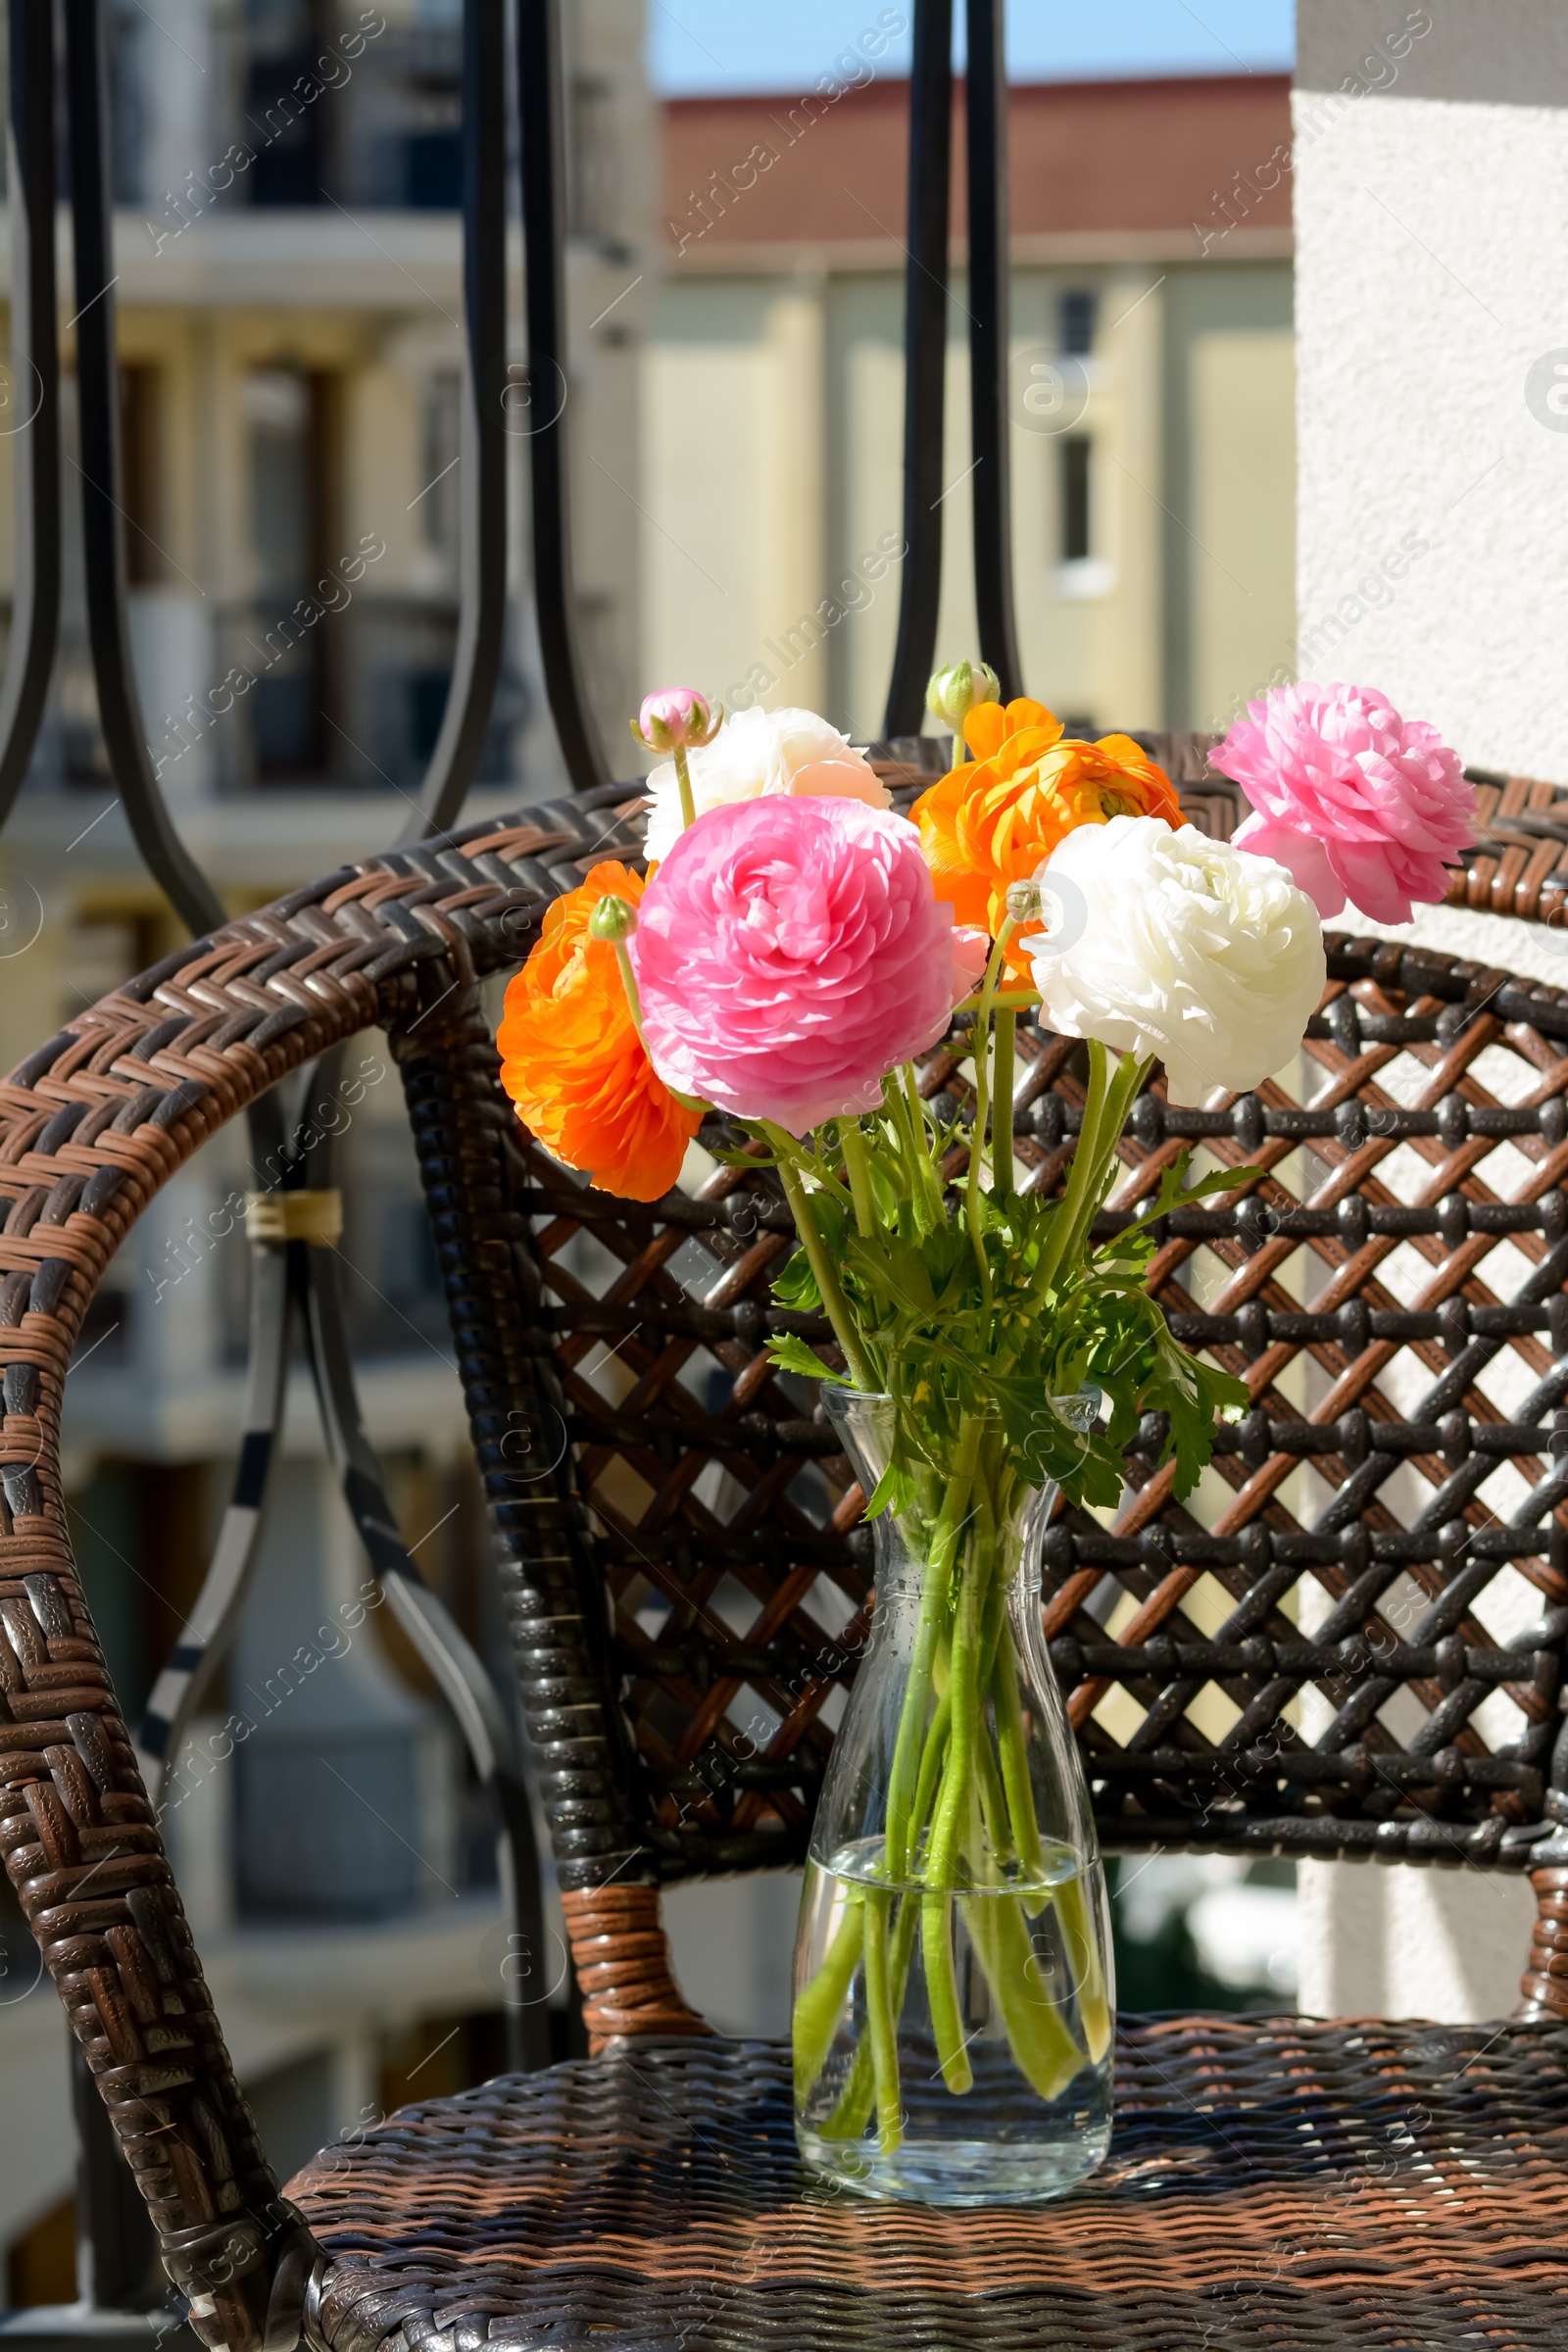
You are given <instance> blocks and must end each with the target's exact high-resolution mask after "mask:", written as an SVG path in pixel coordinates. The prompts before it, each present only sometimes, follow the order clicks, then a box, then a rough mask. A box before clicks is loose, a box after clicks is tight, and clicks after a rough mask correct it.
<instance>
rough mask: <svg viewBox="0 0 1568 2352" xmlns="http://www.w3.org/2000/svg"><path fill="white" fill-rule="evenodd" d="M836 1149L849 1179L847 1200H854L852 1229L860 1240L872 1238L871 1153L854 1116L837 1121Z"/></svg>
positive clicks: (875, 1226) (874, 1221)
mask: <svg viewBox="0 0 1568 2352" xmlns="http://www.w3.org/2000/svg"><path fill="white" fill-rule="evenodd" d="M839 1149H840V1150H841V1151H842V1152H843V1153H844V1168H845V1173H846V1174H847V1175H848V1177H849V1180H850V1199H851V1200H852V1201H854V1202H855V1226H856V1231H857V1232H858V1234H859V1236H860V1238H861V1240H862V1241H866V1242H869V1241H873V1240H874V1239H875V1238H876V1229H877V1225H876V1195H875V1194H874V1193H873V1192H872V1190H871V1155H870V1153H869V1152H867V1150H866V1148H865V1137H864V1135H863V1134H862V1133H861V1131H860V1124H859V1121H858V1119H841V1120H840V1122H839Z"/></svg>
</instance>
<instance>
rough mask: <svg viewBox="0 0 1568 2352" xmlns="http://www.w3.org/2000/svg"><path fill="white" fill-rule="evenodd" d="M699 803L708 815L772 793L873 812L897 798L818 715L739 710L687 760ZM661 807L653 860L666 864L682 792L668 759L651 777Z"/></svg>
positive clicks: (655, 812) (653, 822) (652, 834)
mask: <svg viewBox="0 0 1568 2352" xmlns="http://www.w3.org/2000/svg"><path fill="white" fill-rule="evenodd" d="M686 758H687V764H688V768H689V772H690V775H691V780H692V799H693V800H694V801H695V802H696V804H697V813H698V815H699V816H702V815H703V814H704V813H705V812H706V811H707V810H708V809H720V808H722V807H723V806H724V805H725V803H726V802H729V801H756V800H760V799H761V797H762V795H763V794H764V793H772V792H780V793H816V794H831V795H833V796H835V797H836V798H838V799H840V800H851V801H863V802H864V803H865V805H866V807H867V808H868V809H891V808H892V806H893V796H892V794H891V793H890V792H889V791H888V790H887V789H886V787H885V786H884V785H882V784H880V783H879V782H878V781H877V778H876V776H875V774H874V773H873V771H872V769H871V768H870V766H869V765H868V764H867V762H866V760H865V759H864V758H863V756H862V755H861V754H860V753H859V752H857V751H853V750H852V749H851V748H850V744H849V741H848V739H847V737H845V736H843V735H841V734H840V733H839V731H838V729H837V727H830V726H829V725H828V723H827V720H826V719H825V718H818V717H817V715H816V712H815V711H737V712H736V713H735V716H734V717H733V718H726V719H725V721H724V724H723V725H722V726H721V727H720V728H719V730H718V733H717V734H716V735H715V736H714V738H713V740H712V742H711V743H709V744H702V745H699V746H698V747H697V748H696V749H695V750H693V751H690V752H688V753H687V755H686ZM648 791H649V794H650V797H651V798H652V800H653V804H654V805H653V809H652V810H651V812H650V814H649V818H648V837H647V849H648V855H649V857H650V858H664V857H667V856H668V854H669V852H670V851H671V850H672V849H673V848H674V846H675V843H676V841H677V839H678V838H679V835H680V830H681V815H680V786H679V784H678V783H677V782H676V778H675V763H674V761H673V760H666V761H665V763H664V764H663V766H662V767H656V768H655V769H654V771H653V774H652V775H651V776H650V777H649V779H648Z"/></svg>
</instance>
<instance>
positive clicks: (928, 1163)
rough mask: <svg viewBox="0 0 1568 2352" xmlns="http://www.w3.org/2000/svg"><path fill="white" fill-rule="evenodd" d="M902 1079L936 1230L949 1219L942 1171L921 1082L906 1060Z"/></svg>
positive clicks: (926, 1193) (932, 1225)
mask: <svg viewBox="0 0 1568 2352" xmlns="http://www.w3.org/2000/svg"><path fill="white" fill-rule="evenodd" d="M903 1078H904V1099H905V1102H906V1103H907V1105H908V1111H909V1126H910V1140H911V1142H912V1144H913V1147H914V1153H915V1161H916V1165H917V1167H918V1169H919V1173H920V1181H921V1183H922V1185H923V1186H924V1188H925V1196H926V1204H927V1207H928V1209H929V1210H930V1214H931V1230H932V1231H933V1232H935V1231H936V1229H937V1227H938V1226H940V1225H944V1224H946V1222H947V1212H946V1206H945V1203H944V1201H943V1194H942V1171H941V1169H940V1168H939V1167H938V1166H937V1164H936V1162H935V1160H934V1159H933V1158H932V1156H931V1144H930V1130H929V1129H928V1128H927V1126H926V1116H925V1103H924V1101H923V1100H922V1098H921V1094H920V1085H919V1081H918V1079H917V1078H916V1077H915V1074H914V1064H913V1063H912V1062H908V1061H907V1062H906V1063H905V1065H904V1070H903Z"/></svg>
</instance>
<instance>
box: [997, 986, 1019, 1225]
mask: <svg viewBox="0 0 1568 2352" xmlns="http://www.w3.org/2000/svg"><path fill="white" fill-rule="evenodd" d="M1017 1031H1018V1016H1017V1014H1016V1013H1015V1012H1003V1011H1000V1010H999V1011H998V1013H997V1067H996V1101H995V1103H994V1104H993V1107H992V1112H991V1189H992V1191H993V1193H995V1194H996V1195H997V1197H998V1199H999V1200H1003V1201H1005V1199H1006V1198H1007V1195H1008V1194H1009V1193H1010V1192H1011V1191H1012V1089H1013V1075H1012V1073H1013V1045H1014V1041H1015V1039H1016V1037H1017Z"/></svg>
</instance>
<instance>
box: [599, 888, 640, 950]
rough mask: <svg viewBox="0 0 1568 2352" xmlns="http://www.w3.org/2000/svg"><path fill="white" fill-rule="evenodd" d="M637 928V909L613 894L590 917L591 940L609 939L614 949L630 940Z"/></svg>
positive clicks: (606, 897)
mask: <svg viewBox="0 0 1568 2352" xmlns="http://www.w3.org/2000/svg"><path fill="white" fill-rule="evenodd" d="M636 928H637V910H636V908H635V907H632V906H631V905H630V904H629V903H628V902H627V901H626V900H625V899H617V898H616V897H615V895H614V893H613V892H610V893H607V895H606V896H605V897H604V898H602V899H601V900H600V901H599V904H598V905H597V906H596V907H595V908H594V910H593V912H592V914H591V915H590V916H589V917H588V936H589V938H590V939H608V940H609V942H610V944H611V946H612V947H618V946H619V945H620V943H621V941H622V940H623V939H630V937H631V935H632V933H633V932H634V931H635V930H636Z"/></svg>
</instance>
